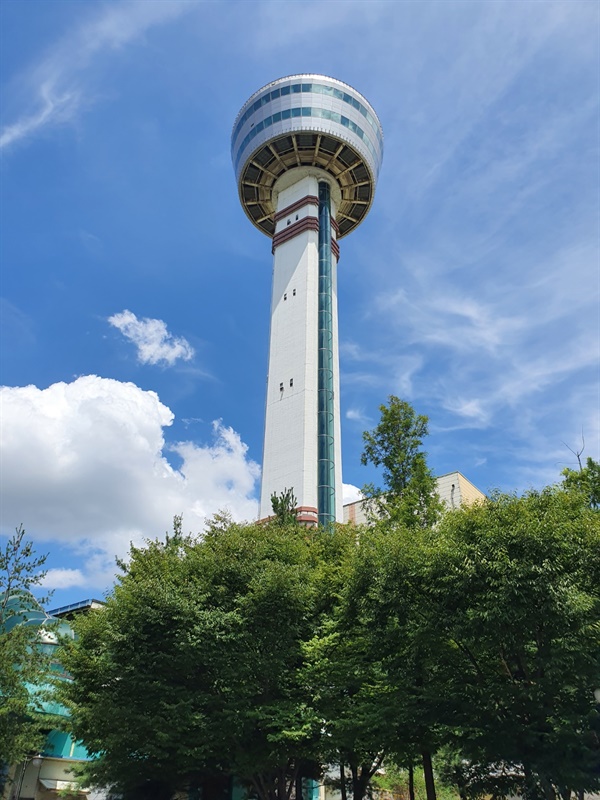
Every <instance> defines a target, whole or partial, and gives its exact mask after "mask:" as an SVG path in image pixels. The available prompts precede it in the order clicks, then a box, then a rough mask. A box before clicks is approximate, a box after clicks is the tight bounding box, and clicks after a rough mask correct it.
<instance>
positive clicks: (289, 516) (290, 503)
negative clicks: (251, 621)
mask: <svg viewBox="0 0 600 800" xmlns="http://www.w3.org/2000/svg"><path fill="white" fill-rule="evenodd" d="M297 505H298V501H297V500H296V496H295V494H294V490H293V489H284V490H283V492H281V493H280V494H276V493H275V492H273V494H272V495H271V508H272V509H273V514H274V515H275V518H276V519H277V521H278V522H279V523H280V524H281V525H293V524H294V523H295V522H296V521H297V508H296V506H297Z"/></svg>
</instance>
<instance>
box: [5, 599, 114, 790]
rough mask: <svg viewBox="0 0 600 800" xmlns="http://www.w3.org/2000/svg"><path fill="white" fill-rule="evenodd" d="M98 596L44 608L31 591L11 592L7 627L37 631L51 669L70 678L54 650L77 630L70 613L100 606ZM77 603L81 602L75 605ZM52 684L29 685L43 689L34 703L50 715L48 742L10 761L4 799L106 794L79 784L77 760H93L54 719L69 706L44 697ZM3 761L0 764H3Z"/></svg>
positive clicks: (34, 690)
mask: <svg viewBox="0 0 600 800" xmlns="http://www.w3.org/2000/svg"><path fill="white" fill-rule="evenodd" d="M102 605H103V603H102V602H101V601H99V600H85V601H82V602H81V603H76V604H74V605H73V606H67V607H65V608H60V609H56V610H55V611H52V612H46V611H44V609H43V608H42V607H41V606H40V605H39V603H38V602H37V601H36V600H35V598H34V597H33V596H32V595H30V594H29V593H28V592H23V591H17V592H13V593H12V594H11V595H10V597H9V598H8V600H7V602H6V618H5V619H6V621H5V624H4V628H5V630H6V631H9V630H12V628H13V627H14V626H16V625H25V626H27V627H31V628H35V629H36V631H38V632H39V633H38V636H37V647H38V648H39V649H40V650H41V651H43V652H45V653H46V654H47V655H49V656H50V669H51V672H52V673H53V674H54V675H58V676H59V677H60V678H61V679H63V678H64V679H65V680H68V676H66V675H64V672H63V669H62V667H61V665H60V664H59V662H58V661H57V660H56V659H55V658H54V656H53V654H54V651H55V650H56V647H57V644H58V637H59V636H73V631H72V629H71V626H70V625H69V624H68V622H67V621H66V620H67V618H69V614H72V613H74V612H75V611H78V612H79V613H81V612H85V611H87V610H89V609H90V608H98V607H101V606H102ZM75 606H77V608H75ZM48 689H50V682H48V684H46V685H44V686H29V687H28V690H29V693H30V696H32V695H40V692H42V694H41V700H40V699H39V697H38V700H37V702H36V706H37V708H38V709H39V711H38V713H40V714H41V715H45V714H47V715H48V720H49V722H48V729H47V731H45V742H44V745H43V747H42V749H41V751H40V752H39V753H32V754H30V756H29V757H28V758H27V759H26V760H25V761H24V762H21V763H20V764H13V765H6V767H7V773H8V779H9V780H8V781H7V782H6V785H5V788H4V792H3V793H2V792H0V797H1V798H2V800H56V798H59V797H67V796H68V797H71V798H75V797H77V798H80V800H104V799H105V798H106V795H105V793H103V792H96V791H92V790H89V791H84V790H80V789H79V788H78V787H77V785H76V781H75V776H74V774H73V769H74V768H76V767H77V765H78V764H81V763H82V762H85V761H88V760H89V758H90V757H89V755H88V753H87V751H86V749H85V747H84V746H83V745H82V744H81V742H76V741H75V740H74V739H73V737H72V736H71V735H70V734H69V733H67V732H66V731H64V730H61V729H60V728H57V727H53V726H55V725H56V723H55V720H56V718H61V717H66V716H67V715H68V711H67V709H66V708H65V707H64V706H62V705H60V704H59V703H57V702H56V701H54V700H52V699H51V698H50V697H48V698H47V699H46V698H45V697H44V693H45V692H46V691H47V690H48ZM0 766H1V765H0Z"/></svg>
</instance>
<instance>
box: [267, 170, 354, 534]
mask: <svg viewBox="0 0 600 800" xmlns="http://www.w3.org/2000/svg"><path fill="white" fill-rule="evenodd" d="M306 172H309V171H308V170H306V171H304V170H303V171H299V173H298V180H297V181H295V182H294V183H292V184H291V185H290V186H287V187H286V188H282V189H281V190H280V191H279V192H278V195H277V213H280V212H281V211H282V209H285V208H288V207H289V206H291V205H293V204H294V203H297V202H298V201H301V200H302V199H303V198H305V197H308V196H312V197H318V194H319V190H318V181H319V177H320V176H319V175H318V174H317V173H316V171H312V172H314V173H315V174H306ZM332 206H333V207H332V216H333V217H334V216H335V205H334V204H333V203H332ZM307 216H311V217H317V216H318V207H317V205H315V204H312V203H310V204H306V205H304V206H303V207H301V208H300V209H297V210H294V211H293V212H292V213H291V214H290V215H289V217H284V218H283V219H281V220H279V221H278V223H277V226H276V229H275V233H276V235H277V234H278V233H280V232H282V231H285V230H286V228H288V227H290V226H291V225H294V224H297V223H298V222H301V221H302V220H303V219H304V218H305V217H307ZM333 265H334V284H333V285H334V292H333V321H334V337H333V340H334V364H335V371H334V403H335V454H336V455H335V458H336V517H337V519H339V520H341V519H342V518H343V504H342V477H341V425H340V408H339V402H340V401H339V354H338V336H337V292H336V289H337V282H336V280H335V265H336V260H335V257H333ZM318 276H319V251H318V232H317V231H316V230H306V231H303V232H301V233H299V234H297V235H296V236H294V237H293V238H291V239H290V240H289V241H286V242H284V243H283V244H280V245H278V246H277V247H276V248H275V253H274V258H273V284H272V299H271V332H270V346H269V372H268V378H267V400H266V413H265V438H264V451H263V475H262V486H261V501H260V517H261V519H264V518H265V517H268V516H270V515H271V514H272V507H271V495H272V494H273V493H276V494H279V493H281V492H283V491H284V490H285V489H293V490H294V494H295V496H296V500H297V504H298V506H299V507H301V508H306V507H308V508H313V509H316V507H317V458H318V451H317V446H318V443H317V392H318Z"/></svg>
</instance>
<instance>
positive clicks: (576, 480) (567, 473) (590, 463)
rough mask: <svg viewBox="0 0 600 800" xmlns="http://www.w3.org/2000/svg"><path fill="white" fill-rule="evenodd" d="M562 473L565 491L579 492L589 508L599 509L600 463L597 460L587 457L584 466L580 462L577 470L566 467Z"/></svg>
mask: <svg viewBox="0 0 600 800" xmlns="http://www.w3.org/2000/svg"><path fill="white" fill-rule="evenodd" d="M562 474H563V476H564V478H563V483H564V486H565V488H566V489H567V491H577V492H580V493H581V494H582V495H583V497H584V498H585V500H586V502H588V503H589V505H590V507H591V508H593V509H595V510H596V511H597V510H598V509H600V464H599V463H598V462H597V461H594V459H593V458H588V459H587V460H586V462H585V467H584V466H581V464H580V468H579V469H578V470H575V469H569V468H568V467H567V468H566V469H564V470H563V473H562Z"/></svg>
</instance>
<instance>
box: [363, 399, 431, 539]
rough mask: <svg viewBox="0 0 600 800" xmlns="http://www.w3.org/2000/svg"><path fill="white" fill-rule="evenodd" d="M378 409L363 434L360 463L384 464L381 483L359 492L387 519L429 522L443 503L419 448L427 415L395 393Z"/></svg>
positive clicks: (412, 524)
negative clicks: (372, 424) (377, 416)
mask: <svg viewBox="0 0 600 800" xmlns="http://www.w3.org/2000/svg"><path fill="white" fill-rule="evenodd" d="M379 410H380V412H381V419H380V421H379V424H378V425H377V426H376V427H375V428H374V429H373V430H372V431H366V432H365V433H364V434H363V440H364V450H363V453H362V456H361V463H362V464H364V465H367V464H373V465H374V466H376V467H382V468H383V482H384V486H383V488H378V487H375V486H373V485H372V484H368V485H367V486H365V487H364V488H363V494H364V496H365V497H366V498H367V499H369V500H370V501H371V505H372V507H373V508H374V511H375V516H377V517H384V518H390V519H392V520H394V521H396V522H399V523H401V524H403V525H405V526H406V527H408V528H417V527H421V528H423V527H428V526H430V525H433V524H434V523H435V521H436V520H437V519H438V518H439V515H440V513H441V509H442V506H441V502H440V500H439V497H438V495H437V492H436V483H435V478H434V476H433V474H432V472H431V470H430V469H429V467H428V466H427V456H426V454H425V452H423V450H422V449H421V445H422V444H423V439H424V438H425V436H427V434H428V419H427V417H426V416H423V415H421V414H416V413H415V410H414V409H413V407H412V406H411V405H410V403H407V402H406V401H405V400H400V399H399V398H398V397H395V396H394V395H390V397H389V398H388V405H387V406H385V405H381V406H379Z"/></svg>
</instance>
